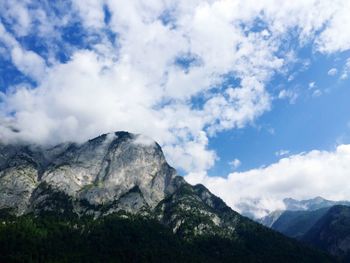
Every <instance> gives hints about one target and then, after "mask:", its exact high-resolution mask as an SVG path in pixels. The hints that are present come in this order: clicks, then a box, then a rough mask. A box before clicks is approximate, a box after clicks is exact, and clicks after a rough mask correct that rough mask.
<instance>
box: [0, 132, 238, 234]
mask: <svg viewBox="0 0 350 263" xmlns="http://www.w3.org/2000/svg"><path fill="white" fill-rule="evenodd" d="M2 209H6V210H9V211H11V212H12V213H14V214H16V215H23V214H27V213H34V214H39V213H42V212H55V213H56V212H59V213H62V214H69V215H78V216H82V215H92V216H93V217H95V218H97V217H100V216H103V215H108V214H111V213H114V212H126V213H132V214H142V215H147V216H150V217H153V218H156V219H157V220H158V221H160V222H161V223H163V224H165V225H167V226H170V227H171V229H172V230H173V232H174V233H179V234H181V235H182V236H191V235H193V234H195V235H197V234H198V235H200V234H220V235H221V236H232V234H233V233H234V230H235V228H236V225H237V223H238V221H239V218H242V217H240V216H239V214H238V213H236V212H234V211H232V210H231V209H230V208H229V207H227V206H226V204H225V203H224V202H223V201H222V200H221V199H220V198H218V197H216V196H214V195H213V194H211V193H210V192H209V191H208V190H207V189H206V188H205V187H204V186H202V185H197V186H191V185H189V184H187V183H186V182H185V181H184V179H183V178H182V177H181V176H177V174H176V171H175V169H173V168H172V167H170V166H169V165H168V164H167V162H166V160H165V158H164V155H163V152H162V150H161V148H160V146H159V145H158V144H157V143H156V142H154V141H152V140H151V139H149V138H146V137H144V136H142V135H135V134H131V133H127V132H116V133H111V134H106V135H101V136H99V137H97V138H95V139H92V140H90V141H88V142H86V143H83V144H75V143H66V144H61V145H58V146H55V147H53V148H49V149H43V148H40V147H38V146H33V145H27V146H21V145H1V146H0V210H2Z"/></svg>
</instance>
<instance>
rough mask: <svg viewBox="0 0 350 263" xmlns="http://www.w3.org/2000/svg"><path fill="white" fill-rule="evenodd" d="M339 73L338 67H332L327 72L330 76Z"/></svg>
mask: <svg viewBox="0 0 350 263" xmlns="http://www.w3.org/2000/svg"><path fill="white" fill-rule="evenodd" d="M337 73H338V70H337V69H336V68H331V69H330V70H328V72H327V74H328V76H335V75H337Z"/></svg>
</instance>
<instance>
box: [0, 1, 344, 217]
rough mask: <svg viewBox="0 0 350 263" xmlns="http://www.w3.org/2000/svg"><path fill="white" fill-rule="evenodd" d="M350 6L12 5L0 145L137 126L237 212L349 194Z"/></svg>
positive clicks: (8, 5) (1, 59)
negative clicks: (247, 207)
mask: <svg viewBox="0 0 350 263" xmlns="http://www.w3.org/2000/svg"><path fill="white" fill-rule="evenodd" d="M349 10H350V4H349V1H346V0H336V1H319V0H307V1H305V0H303V1H302V0H300V1H299V0H298V1H293V2H288V3H286V4H281V2H280V1H259V3H256V1H253V0H251V1H250V0H248V1H240V0H215V1H205V0H194V1H191V2H188V1H185V0H183V1H182V0H180V1H161V0H159V1H151V2H149V3H144V1H138V0H133V1H127V2H125V1H116V0H115V1H112V0H103V1H94V0H86V1H84V3H83V2H82V1H78V0H69V1H55V2H52V1H45V0H42V1H31V0H26V1H20V0H12V1H9V0H5V1H2V2H1V3H0V92H1V93H0V141H1V142H2V143H15V142H21V143H36V144H40V145H44V146H45V147H46V146H50V145H54V144H56V143H61V142H65V141H76V142H82V141H84V140H87V139H89V138H92V137H94V136H98V135H99V134H102V133H107V132H112V131H116V130H127V131H130V132H135V133H142V134H145V135H147V136H149V137H151V138H153V139H155V140H156V141H157V142H159V143H160V144H161V145H162V148H163V150H164V153H165V155H166V158H167V160H168V162H169V163H170V164H171V165H173V166H174V167H176V168H177V169H178V171H179V173H180V174H181V175H183V176H185V178H186V179H187V180H188V181H189V182H190V183H203V184H205V185H206V186H207V187H208V188H209V189H210V190H212V191H213V192H214V193H216V194H218V195H220V196H221V197H222V198H224V200H225V201H226V202H227V203H228V204H229V205H231V206H232V207H234V208H237V209H239V205H238V204H239V203H242V202H251V200H255V201H253V203H254V204H255V205H256V206H259V207H257V211H260V212H261V211H265V210H266V209H268V210H269V209H270V210H272V209H275V208H279V207H280V206H281V205H283V204H282V203H281V200H282V199H283V198H284V197H293V198H312V197H314V196H324V197H327V198H330V199H350V194H349V193H350V189H348V187H346V186H344V184H343V182H344V180H347V179H348V178H347V174H348V172H347V171H348V170H349V169H350V167H348V163H350V162H349V161H350V160H349V159H350V157H349V155H348V153H349V152H350V145H349V144H350V141H349V140H350V106H349V105H350V104H349V102H348V101H349V98H350V96H349V95H350V32H347V31H346V30H344V28H348V27H350V14H349ZM330 181H331V182H332V183H329V182H330ZM311 182H317V183H311ZM257 199H258V200H260V201H259V202H256V200H257ZM259 209H260V210H259ZM261 209H262V210H261ZM264 209H265V210H264Z"/></svg>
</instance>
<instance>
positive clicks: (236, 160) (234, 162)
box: [229, 158, 241, 170]
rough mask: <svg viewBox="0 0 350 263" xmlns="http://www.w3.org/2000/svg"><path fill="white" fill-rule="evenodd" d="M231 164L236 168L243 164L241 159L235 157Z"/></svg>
mask: <svg viewBox="0 0 350 263" xmlns="http://www.w3.org/2000/svg"><path fill="white" fill-rule="evenodd" d="M229 165H230V166H231V167H232V168H233V169H234V170H235V169H237V168H238V167H239V166H240V165H241V161H240V160H239V159H237V158H236V159H234V160H232V161H231V162H229Z"/></svg>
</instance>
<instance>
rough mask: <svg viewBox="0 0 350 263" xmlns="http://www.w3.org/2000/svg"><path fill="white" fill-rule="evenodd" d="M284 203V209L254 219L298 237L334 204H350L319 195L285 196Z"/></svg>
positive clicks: (349, 203)
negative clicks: (311, 196)
mask: <svg viewBox="0 0 350 263" xmlns="http://www.w3.org/2000/svg"><path fill="white" fill-rule="evenodd" d="M283 203H284V206H285V209H284V210H276V211H273V212H270V213H269V214H268V215H266V216H264V217H262V218H258V219H256V218H253V219H254V220H256V221H257V222H259V223H261V224H263V225H265V226H267V227H270V228H272V229H275V230H277V231H279V232H282V233H283V234H286V235H287V236H290V237H298V236H300V235H302V234H304V233H305V232H306V231H307V230H308V229H307V228H308V227H311V225H312V224H313V223H315V222H316V221H317V220H318V219H319V218H320V217H321V216H322V215H323V214H324V213H325V212H326V210H327V209H326V208H330V207H332V206H334V205H350V202H348V201H331V200H327V199H324V198H322V197H319V196H318V197H315V198H312V199H307V200H296V199H293V198H285V199H283ZM317 210H319V211H317ZM314 211H315V212H314ZM298 225H300V227H301V228H299V227H298Z"/></svg>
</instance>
